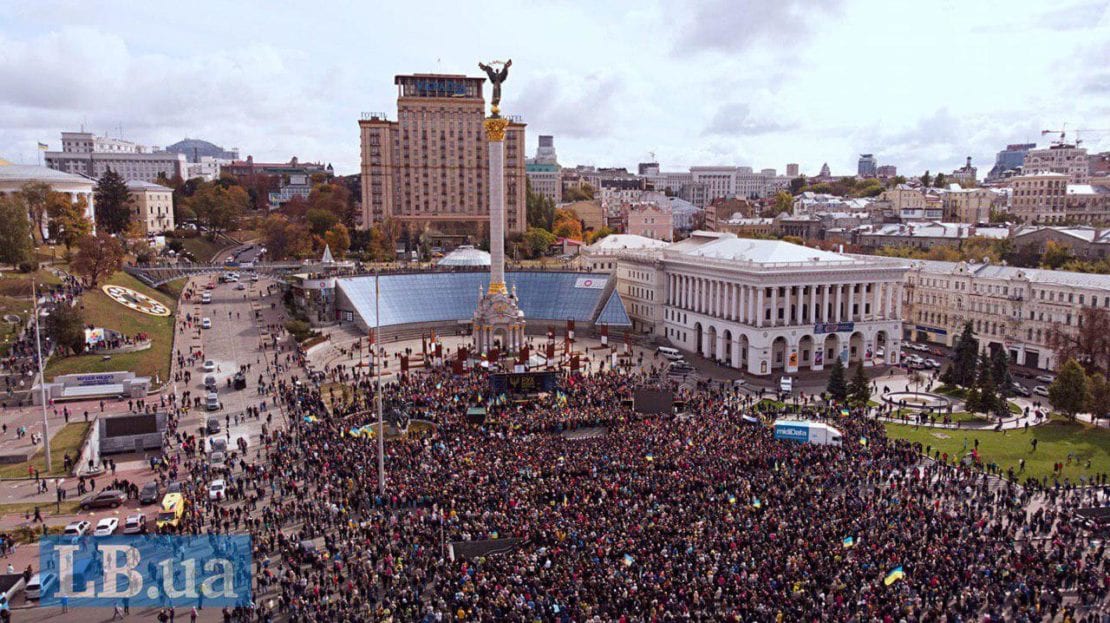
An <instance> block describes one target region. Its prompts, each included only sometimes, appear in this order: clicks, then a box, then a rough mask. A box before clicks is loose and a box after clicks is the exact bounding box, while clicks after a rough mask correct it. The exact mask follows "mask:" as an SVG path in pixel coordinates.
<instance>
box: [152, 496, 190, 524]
mask: <svg viewBox="0 0 1110 623" xmlns="http://www.w3.org/2000/svg"><path fill="white" fill-rule="evenodd" d="M184 514H185V498H184V497H183V496H182V495H181V494H180V493H167V494H166V497H164V498H162V511H161V512H160V513H158V520H157V522H156V525H157V526H158V528H159V529H161V528H165V527H166V526H172V527H174V528H176V527H177V526H178V524H180V523H181V517H182V516H183V515H184Z"/></svg>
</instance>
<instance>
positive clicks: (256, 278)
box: [251, 273, 258, 281]
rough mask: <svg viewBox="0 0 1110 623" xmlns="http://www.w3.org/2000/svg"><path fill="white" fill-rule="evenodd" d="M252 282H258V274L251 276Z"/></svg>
mask: <svg viewBox="0 0 1110 623" xmlns="http://www.w3.org/2000/svg"><path fill="white" fill-rule="evenodd" d="M251 281H258V273H252V274H251Z"/></svg>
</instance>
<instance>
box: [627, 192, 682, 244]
mask: <svg viewBox="0 0 1110 623" xmlns="http://www.w3.org/2000/svg"><path fill="white" fill-rule="evenodd" d="M625 233H627V234H631V235H633V236H643V237H644V238H651V239H653V240H663V241H665V242H670V241H671V240H672V238H673V236H674V217H673V216H672V215H671V206H670V205H667V204H663V205H659V204H657V203H655V202H645V203H637V204H632V205H630V206H628V225H627V227H626V229H625Z"/></svg>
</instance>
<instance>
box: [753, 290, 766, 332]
mask: <svg viewBox="0 0 1110 623" xmlns="http://www.w3.org/2000/svg"><path fill="white" fill-rule="evenodd" d="M763 292H764V288H763V286H759V289H758V292H756V302H755V314H756V316H755V326H757V327H762V326H763V318H764V317H765V316H766V315H767V314H766V312H764V311H763V296H764V294H763Z"/></svg>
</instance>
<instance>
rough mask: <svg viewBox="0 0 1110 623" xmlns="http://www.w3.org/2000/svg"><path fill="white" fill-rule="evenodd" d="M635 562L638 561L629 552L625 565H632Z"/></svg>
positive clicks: (626, 555)
mask: <svg viewBox="0 0 1110 623" xmlns="http://www.w3.org/2000/svg"><path fill="white" fill-rule="evenodd" d="M634 562H636V559H635V558H633V557H632V556H631V555H629V554H625V555H624V566H626V567H631V566H632V563H634Z"/></svg>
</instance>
